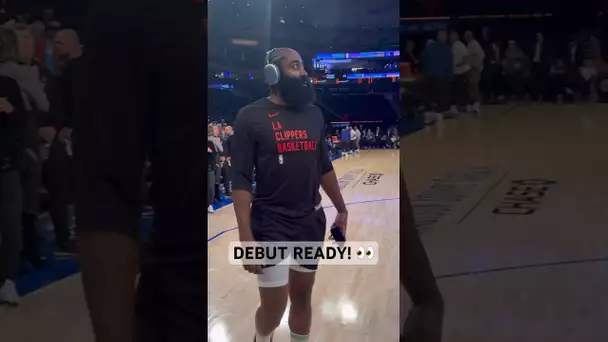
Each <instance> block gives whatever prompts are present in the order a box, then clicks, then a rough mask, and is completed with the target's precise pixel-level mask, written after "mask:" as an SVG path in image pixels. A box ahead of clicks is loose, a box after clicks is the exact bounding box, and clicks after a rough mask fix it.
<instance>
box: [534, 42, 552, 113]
mask: <svg viewBox="0 0 608 342" xmlns="http://www.w3.org/2000/svg"><path fill="white" fill-rule="evenodd" d="M551 54H552V52H551V51H550V48H549V46H548V44H547V42H546V41H545V37H544V36H543V34H542V33H540V32H537V33H536V42H535V43H534V49H533V51H532V53H531V54H530V55H531V56H532V63H531V65H530V95H531V98H532V99H533V100H538V101H539V102H542V101H543V95H546V94H545V93H546V91H547V76H548V74H549V69H550V68H551V61H552V59H553V56H551Z"/></svg>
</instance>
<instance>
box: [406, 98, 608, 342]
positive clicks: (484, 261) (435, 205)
mask: <svg viewBox="0 0 608 342" xmlns="http://www.w3.org/2000/svg"><path fill="white" fill-rule="evenodd" d="M607 146H608V106H606V105H602V104H594V105H560V106H558V105H551V104H545V105H526V106H512V107H507V106H504V107H485V108H484V113H483V115H482V117H481V118H480V119H475V118H472V117H462V118H458V119H455V120H444V121H441V122H439V123H438V124H437V125H434V126H428V127H427V128H426V129H425V130H423V131H420V132H418V133H415V134H413V135H411V136H408V137H406V138H405V139H404V141H402V142H401V149H402V150H401V170H402V172H404V176H405V179H406V182H407V183H408V186H409V189H410V192H411V194H410V195H411V197H412V198H413V201H414V207H415V212H416V216H417V219H418V222H419V225H420V226H419V229H420V232H421V237H422V239H423V242H424V244H425V246H426V249H427V252H428V254H429V257H430V259H431V263H432V265H433V268H434V272H435V274H436V276H437V277H438V278H439V279H438V284H439V286H440V289H441V291H442V293H443V296H444V299H445V308H446V311H445V320H444V341H445V342H490V341H491V342H513V341H518V342H539V341H552V342H566V341H568V342H583V341H584V342H603V341H608V329H606V322H607V317H608V296H607V295H606V290H608V182H607V181H606V175H607V174H608V155H607V154H606V147H607ZM404 298H405V296H404Z"/></svg>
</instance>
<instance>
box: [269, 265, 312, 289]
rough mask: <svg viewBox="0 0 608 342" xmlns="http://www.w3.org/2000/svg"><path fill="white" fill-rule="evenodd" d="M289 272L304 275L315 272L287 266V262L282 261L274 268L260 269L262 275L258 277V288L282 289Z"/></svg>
mask: <svg viewBox="0 0 608 342" xmlns="http://www.w3.org/2000/svg"><path fill="white" fill-rule="evenodd" d="M289 270H292V271H296V272H305V273H314V272H316V271H317V270H316V269H310V268H306V267H302V266H300V265H289V260H284V261H282V262H280V263H279V264H278V265H276V266H272V267H268V268H264V269H262V274H259V275H258V287H282V286H285V285H287V284H288V283H289Z"/></svg>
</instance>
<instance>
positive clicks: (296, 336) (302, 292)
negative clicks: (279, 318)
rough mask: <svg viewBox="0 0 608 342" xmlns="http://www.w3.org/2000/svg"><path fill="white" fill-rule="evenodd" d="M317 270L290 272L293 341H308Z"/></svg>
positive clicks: (300, 269)
mask: <svg viewBox="0 0 608 342" xmlns="http://www.w3.org/2000/svg"><path fill="white" fill-rule="evenodd" d="M315 275H316V270H311V269H307V268H304V267H301V266H295V267H292V269H291V270H290V271H289V300H290V301H291V307H290V309H289V330H290V331H291V341H292V342H297V341H308V335H309V334H310V325H311V322H312V304H311V301H312V288H313V286H314V284H315Z"/></svg>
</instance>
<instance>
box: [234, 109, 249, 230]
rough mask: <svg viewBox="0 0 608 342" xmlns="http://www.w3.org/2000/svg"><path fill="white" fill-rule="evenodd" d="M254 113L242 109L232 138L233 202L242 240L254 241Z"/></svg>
mask: <svg viewBox="0 0 608 342" xmlns="http://www.w3.org/2000/svg"><path fill="white" fill-rule="evenodd" d="M251 114H253V113H247V111H246V110H241V112H240V113H239V114H238V116H237V118H236V121H235V123H234V135H233V136H232V139H231V142H230V144H231V153H232V155H231V165H232V202H233V203H234V212H235V215H236V221H237V224H238V226H239V237H240V239H241V241H253V240H254V239H253V234H252V232H251V199H252V196H251V191H252V186H253V167H254V154H255V150H254V144H255V139H254V136H253V127H252V123H251V122H250V121H249V120H248V119H249V118H250V117H248V115H251Z"/></svg>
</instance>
